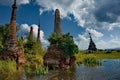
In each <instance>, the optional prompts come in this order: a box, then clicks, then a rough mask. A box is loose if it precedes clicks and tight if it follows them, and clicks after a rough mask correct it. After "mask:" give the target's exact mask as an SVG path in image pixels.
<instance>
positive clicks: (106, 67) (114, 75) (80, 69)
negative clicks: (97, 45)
mask: <svg viewBox="0 0 120 80" xmlns="http://www.w3.org/2000/svg"><path fill="white" fill-rule="evenodd" d="M101 62H102V65H101V66H94V67H93V66H85V65H77V66H76V67H75V68H74V69H71V70H55V71H50V72H49V73H48V74H47V75H44V76H32V77H26V76H25V75H23V76H24V77H23V78H22V80H120V59H103V60H101Z"/></svg>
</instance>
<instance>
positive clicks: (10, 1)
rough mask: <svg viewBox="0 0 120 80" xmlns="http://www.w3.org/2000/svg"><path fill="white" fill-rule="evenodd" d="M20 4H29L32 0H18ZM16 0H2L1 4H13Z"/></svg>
mask: <svg viewBox="0 0 120 80" xmlns="http://www.w3.org/2000/svg"><path fill="white" fill-rule="evenodd" d="M16 1H17V4H18V5H21V4H29V3H30V0H16ZM13 2H14V0H0V4H2V5H12V4H13Z"/></svg>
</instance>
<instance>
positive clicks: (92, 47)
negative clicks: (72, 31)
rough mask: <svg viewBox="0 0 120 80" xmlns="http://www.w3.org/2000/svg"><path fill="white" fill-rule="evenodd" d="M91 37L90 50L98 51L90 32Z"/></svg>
mask: <svg viewBox="0 0 120 80" xmlns="http://www.w3.org/2000/svg"><path fill="white" fill-rule="evenodd" d="M89 36H90V43H89V47H88V50H89V51H96V50H97V48H96V45H95V43H94V42H93V40H92V37H91V33H90V32H89Z"/></svg>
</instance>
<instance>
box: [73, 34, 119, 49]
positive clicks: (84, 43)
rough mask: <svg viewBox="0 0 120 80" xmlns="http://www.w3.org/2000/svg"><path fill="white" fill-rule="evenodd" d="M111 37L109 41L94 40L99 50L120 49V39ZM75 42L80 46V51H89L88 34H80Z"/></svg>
mask: <svg viewBox="0 0 120 80" xmlns="http://www.w3.org/2000/svg"><path fill="white" fill-rule="evenodd" d="M110 37H111V38H110V39H109V40H107V41H105V40H101V39H99V40H95V38H94V39H93V41H94V43H95V44H96V47H97V48H98V49H114V48H120V39H119V38H118V37H115V36H113V35H110ZM74 41H75V43H76V44H77V45H78V47H79V49H80V50H87V49H88V45H89V37H88V36H87V35H86V33H84V34H83V35H80V34H78V36H77V37H75V38H74Z"/></svg>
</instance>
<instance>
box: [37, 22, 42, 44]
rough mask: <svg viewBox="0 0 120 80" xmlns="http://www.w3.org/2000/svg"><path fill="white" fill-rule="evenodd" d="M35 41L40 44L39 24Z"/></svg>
mask: <svg viewBox="0 0 120 80" xmlns="http://www.w3.org/2000/svg"><path fill="white" fill-rule="evenodd" d="M37 42H38V43H40V45H41V40H40V24H38V34H37Z"/></svg>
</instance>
